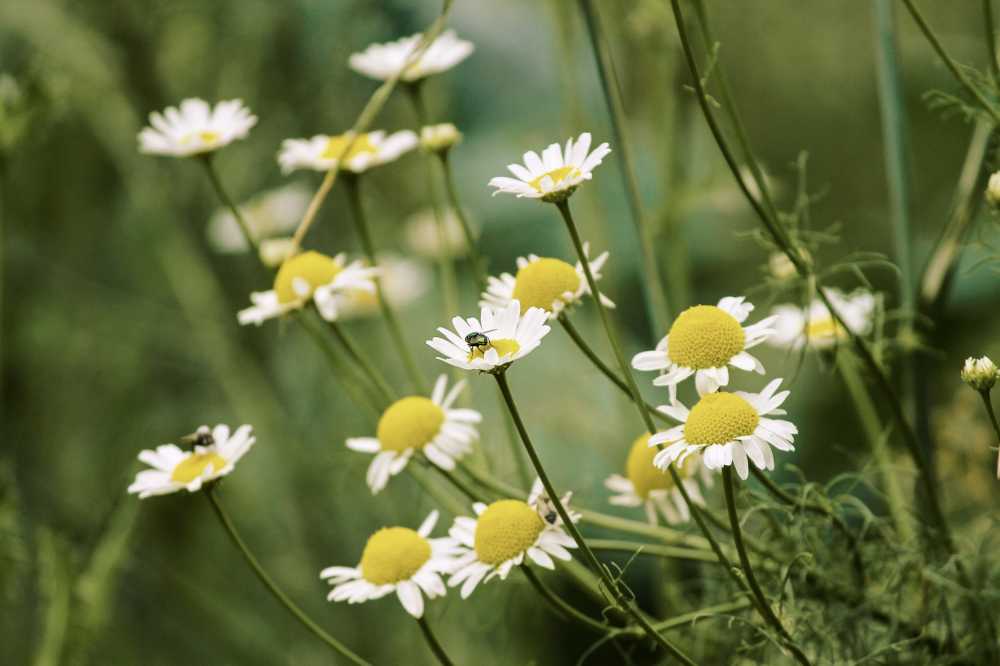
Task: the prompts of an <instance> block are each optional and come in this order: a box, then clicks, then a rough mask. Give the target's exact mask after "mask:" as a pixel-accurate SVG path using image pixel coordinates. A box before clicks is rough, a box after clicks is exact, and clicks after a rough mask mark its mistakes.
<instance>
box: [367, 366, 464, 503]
mask: <svg viewBox="0 0 1000 666" xmlns="http://www.w3.org/2000/svg"><path fill="white" fill-rule="evenodd" d="M463 388H465V382H464V381H460V382H458V383H457V384H455V385H454V386H453V387H452V388H451V390H450V391H448V390H447V389H448V376H447V375H441V376H440V377H438V379H437V382H436V383H435V384H434V390H433V391H432V392H431V397H430V398H429V399H428V398H425V397H423V396H418V395H411V396H407V397H405V398H402V399H400V400H397V401H396V402H394V403H392V404H391V405H389V407H387V408H386V410H385V411H384V412H382V416H381V418H379V420H378V426H377V427H376V429H375V437H352V438H351V439H348V440H347V448H349V449H352V450H354V451H360V452H361V453H372V454H374V455H375V458H374V459H373V460H372V463H371V465H370V466H369V467H368V476H367V479H366V480H367V482H368V487H369V488H371V491H372V494H375V493H377V492H379V491H380V490H382V489H383V488H385V486H386V484H387V483H388V482H389V478H390V477H392V476H395V475H396V474H399V473H400V472H402V471H403V469H404V468H405V467H406V463H408V462H409V461H410V457H411V456H413V454H414V452H416V451H422V452H423V454H424V455H425V456H427V459H428V460H430V461H431V462H432V463H434V464H435V465H437V466H438V467H440V468H441V469H445V470H453V469H455V461H456V460H458V459H459V458H461V457H462V456H464V455H466V454H467V453H469V452H470V451H471V450H472V443H473V442H475V441H476V440H477V439H479V431H478V430H477V429H476V424H477V423H479V422H480V421H482V420H483V416H482V414H480V413H479V412H477V411H476V410H474V409H456V408H453V407H452V405H454V404H455V400H456V398H458V394H459V393H461V392H462V389H463Z"/></svg>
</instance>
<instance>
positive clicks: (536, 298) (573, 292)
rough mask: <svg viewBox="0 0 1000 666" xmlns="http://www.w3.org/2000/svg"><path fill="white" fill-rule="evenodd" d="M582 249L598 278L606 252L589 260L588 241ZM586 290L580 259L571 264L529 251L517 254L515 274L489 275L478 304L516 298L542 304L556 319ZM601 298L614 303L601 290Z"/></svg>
mask: <svg viewBox="0 0 1000 666" xmlns="http://www.w3.org/2000/svg"><path fill="white" fill-rule="evenodd" d="M583 253H584V256H586V257H587V258H588V261H589V263H590V271H591V273H593V275H594V279H595V280H600V278H601V268H602V267H603V266H604V262H606V261H607V260H608V253H607V252H603V253H601V255H600V256H598V257H597V258H596V259H594V260H590V258H589V257H590V244H589V243H584V244H583ZM589 293H590V287H589V285H588V284H587V276H586V275H585V274H584V272H583V264H582V263H580V262H579V261H578V262H576V266H575V267H574V266H573V265H571V264H568V263H566V262H565V261H563V260H561V259H553V258H552V257H539V256H538V255H534V254H529V255H528V257H527V258H524V257H518V258H517V275H516V276H514V275H511V274H510V273H503V274H502V275H501V276H500V277H499V278H496V277H493V276H492V275H491V276H490V277H489V281H488V284H487V286H486V291H484V292H483V294H482V300H481V301H479V305H480V307H487V306H489V307H494V308H505V307H507V305H509V304H510V302H511V301H515V300H517V301H520V302H521V307H522V308H525V309H527V308H532V307H536V308H542V309H543V310H547V311H548V312H549V318H550V319H555V318H556V317H558V316H559V313H560V312H562V311H563V309H564V308H566V307H569V306H572V305H575V304H577V303H579V302H580V301H581V300H582V298H583V295H584V294H589ZM601 302H602V303H604V306H605V307H609V308H613V307H614V306H615V304H614V303H613V302H612V301H611V300H610V299H609V298H607V297H606V296H605V295H604V294H601Z"/></svg>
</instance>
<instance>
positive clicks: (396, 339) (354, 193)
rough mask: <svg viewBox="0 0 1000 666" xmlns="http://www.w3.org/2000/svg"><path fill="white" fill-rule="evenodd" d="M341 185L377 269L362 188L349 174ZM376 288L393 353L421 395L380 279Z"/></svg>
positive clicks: (363, 244)
mask: <svg viewBox="0 0 1000 666" xmlns="http://www.w3.org/2000/svg"><path fill="white" fill-rule="evenodd" d="M344 184H345V185H346V186H347V199H348V201H349V203H350V207H351V213H352V217H353V218H354V224H355V228H356V229H357V232H358V238H359V239H360V241H361V248H362V250H363V251H364V253H365V256H366V257H368V262H369V263H370V264H371V265H372V266H373V267H374V266H378V258H377V257H376V254H375V243H374V241H373V240H372V232H371V227H370V226H369V224H368V216H367V215H365V209H364V206H363V205H362V204H361V189H360V187H359V183H358V177H357V176H356V175H355V174H349V175H345V176H344ZM375 287H376V290H377V294H376V295H377V296H378V299H377V300H378V307H379V310H381V312H382V318H383V319H385V324H386V328H388V329H389V335H390V336H391V337H392V341H393V344H394V345H395V347H396V351H397V352H398V353H399V358H400V359H401V360H402V361H403V365H404V366H405V367H406V372H407V374H409V376H410V381H411V382H412V383H413V386H414V388H416V389H417V391H419V392H420V393H426V392H427V388H426V386H424V380H423V377H422V376H421V375H420V370H419V368H418V367H417V363H416V361H414V360H413V356H412V354H410V349H409V347H407V346H406V338H404V337H403V330H402V328H400V326H399V319H397V318H396V313H395V311H394V310H393V309H392V305H390V304H389V299H388V298H387V296H386V293H385V289H383V287H382V278H381V277H376V278H375Z"/></svg>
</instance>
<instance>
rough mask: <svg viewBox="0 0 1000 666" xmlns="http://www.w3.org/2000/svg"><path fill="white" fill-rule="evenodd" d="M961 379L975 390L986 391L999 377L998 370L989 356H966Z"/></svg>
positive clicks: (999, 372)
mask: <svg viewBox="0 0 1000 666" xmlns="http://www.w3.org/2000/svg"><path fill="white" fill-rule="evenodd" d="M961 376H962V381H963V382H965V383H966V384H968V385H969V386H971V387H972V388H974V389H976V390H977V391H980V392H983V391H986V392H988V391H989V390H990V389H992V388H993V385H994V384H996V383H997V379H998V378H1000V371H998V370H997V366H996V364H995V363H994V362H993V361H991V360H990V357H989V356H981V357H979V358H971V357H970V358H967V359H965V364H964V365H963V366H962V372H961Z"/></svg>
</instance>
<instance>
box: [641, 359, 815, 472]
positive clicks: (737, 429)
mask: <svg viewBox="0 0 1000 666" xmlns="http://www.w3.org/2000/svg"><path fill="white" fill-rule="evenodd" d="M780 385H781V379H775V380H773V381H772V382H770V383H769V384H768V385H767V386H765V387H764V390H763V391H761V392H760V393H747V392H745V391H736V392H734V393H730V392H728V391H719V392H717V393H706V394H702V395H701V399H700V400H699V401H698V403H697V404H696V405H695V406H694V407H692V408H691V409H690V410H689V409H688V408H687V407H685V406H684V405H682V404H681V403H680V402H677V400H674V401H673V402H672V403H671V404H670V405H663V406H661V407H659V409H660V411H662V412H663V413H665V414H667V415H668V416H670V417H672V418H674V419H676V420H678V421H680V422H681V425H679V426H676V427H674V428H671V429H670V430H667V431H666V432H659V433H656V434H655V435H653V436H652V437H650V438H649V445H650V446H656V445H658V444H660V445H663V446H665V447H666V448H664V449H663V450H662V451H660V452H659V453H657V454H656V457H655V458H653V464H654V465H656V466H657V467H659V468H660V469H666V468H667V466H668V465H671V464H674V463H675V462H676V464H679V465H684V463H685V461H686V459H687V458H688V456H691V455H698V456H700V457H701V460H702V462H703V463H704V465H705V467H707V468H708V469H721V468H722V467H725V466H727V465H733V466H734V467H735V468H736V473H737V474H739V476H740V478H741V479H746V478H747V474H748V473H749V467H748V466H747V459H748V458H749V460H750V461H752V462H753V464H754V465H756V466H757V468H758V469H762V470H765V469H774V454H773V453H772V451H771V447H772V446H773V447H774V448H776V449H778V450H779V451H794V450H795V447H794V446H793V445H792V441H793V440H794V439H795V435H796V434H798V432H799V429H798V428H797V427H796V426H795V424H794V423H792V422H791V421H785V420H782V419H774V418H769V417H770V416H783V415H784V414H785V410H783V409H779V408H780V407H781V405H782V403H784V402H785V399H786V398H788V394H789V391H781V392H777V391H778V387H779V386H780Z"/></svg>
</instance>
